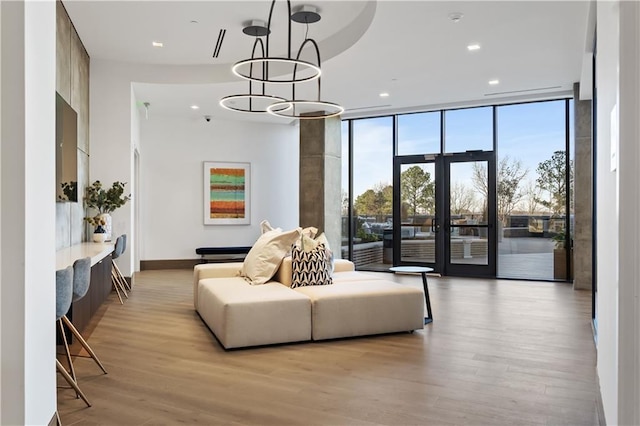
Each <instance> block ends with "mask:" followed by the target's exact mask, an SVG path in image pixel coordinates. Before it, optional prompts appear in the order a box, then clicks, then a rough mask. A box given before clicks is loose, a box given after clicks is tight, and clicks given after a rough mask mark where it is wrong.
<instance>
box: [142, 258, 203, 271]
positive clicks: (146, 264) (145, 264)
mask: <svg viewBox="0 0 640 426" xmlns="http://www.w3.org/2000/svg"><path fill="white" fill-rule="evenodd" d="M200 263H202V259H168V260H141V261H140V270H141V271H152V270H158V269H193V267H194V266H196V265H199V264H200Z"/></svg>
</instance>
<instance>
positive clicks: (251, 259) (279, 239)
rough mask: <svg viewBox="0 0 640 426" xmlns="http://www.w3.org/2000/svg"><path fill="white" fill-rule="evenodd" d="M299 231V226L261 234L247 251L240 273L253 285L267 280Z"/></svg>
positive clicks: (274, 271) (298, 234)
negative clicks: (288, 229) (289, 229)
mask: <svg viewBox="0 0 640 426" xmlns="http://www.w3.org/2000/svg"><path fill="white" fill-rule="evenodd" d="M300 232H301V228H296V229H292V230H291V231H287V232H281V231H279V230H277V229H274V230H272V231H268V232H265V233H264V234H262V235H261V236H260V238H258V241H256V243H255V244H254V245H253V247H251V250H249V253H247V257H245V259H244V263H243V264H242V271H241V273H240V275H241V276H243V277H245V279H246V280H247V281H248V282H249V283H251V284H254V285H256V284H264V283H266V282H267V281H269V280H270V279H271V277H273V275H274V274H275V273H276V270H277V269H278V266H280V263H281V262H282V259H283V258H284V257H285V255H286V254H287V252H288V251H289V249H290V248H291V245H292V244H293V243H295V241H296V240H297V239H298V238H299V237H300Z"/></svg>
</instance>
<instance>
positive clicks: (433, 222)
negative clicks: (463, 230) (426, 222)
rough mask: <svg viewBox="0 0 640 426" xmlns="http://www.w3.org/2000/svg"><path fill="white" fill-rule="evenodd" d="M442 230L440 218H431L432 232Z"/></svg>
mask: <svg viewBox="0 0 640 426" xmlns="http://www.w3.org/2000/svg"><path fill="white" fill-rule="evenodd" d="M438 231H440V226H439V225H438V218H437V217H434V218H433V219H432V220H431V232H438Z"/></svg>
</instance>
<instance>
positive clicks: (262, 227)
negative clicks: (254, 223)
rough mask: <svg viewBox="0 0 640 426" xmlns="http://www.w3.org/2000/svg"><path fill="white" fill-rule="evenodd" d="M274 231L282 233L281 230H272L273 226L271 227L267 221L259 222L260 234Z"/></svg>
mask: <svg viewBox="0 0 640 426" xmlns="http://www.w3.org/2000/svg"><path fill="white" fill-rule="evenodd" d="M276 229H277V230H278V231H282V228H274V227H273V226H271V224H270V223H269V221H268V220H263V221H262V222H260V232H261V233H263V234H266V233H267V232H269V231H273V230H276Z"/></svg>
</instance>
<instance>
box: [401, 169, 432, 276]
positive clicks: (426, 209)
mask: <svg viewBox="0 0 640 426" xmlns="http://www.w3.org/2000/svg"><path fill="white" fill-rule="evenodd" d="M435 176H436V173H435V163H434V162H429V163H409V164H401V165H400V261H401V262H402V263H409V264H411V263H413V264H435V263H436V227H437V219H436V216H435V209H436V201H435V188H436V182H435Z"/></svg>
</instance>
